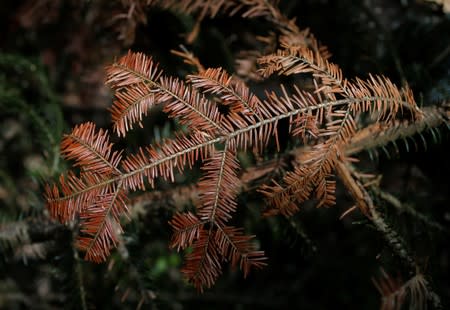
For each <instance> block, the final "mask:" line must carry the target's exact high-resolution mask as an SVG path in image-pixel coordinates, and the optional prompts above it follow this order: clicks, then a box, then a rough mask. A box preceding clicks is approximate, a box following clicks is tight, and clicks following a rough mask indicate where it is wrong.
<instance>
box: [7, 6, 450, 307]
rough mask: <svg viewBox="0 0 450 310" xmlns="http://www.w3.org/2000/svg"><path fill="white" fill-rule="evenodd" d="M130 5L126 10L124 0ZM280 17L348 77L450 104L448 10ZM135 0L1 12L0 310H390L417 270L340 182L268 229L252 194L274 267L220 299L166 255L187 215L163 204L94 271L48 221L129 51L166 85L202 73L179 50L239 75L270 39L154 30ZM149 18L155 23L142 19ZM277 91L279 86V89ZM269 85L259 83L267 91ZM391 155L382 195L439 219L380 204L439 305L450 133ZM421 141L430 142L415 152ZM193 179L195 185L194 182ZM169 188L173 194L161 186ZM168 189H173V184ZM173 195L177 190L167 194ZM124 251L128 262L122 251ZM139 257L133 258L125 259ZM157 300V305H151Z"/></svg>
mask: <svg viewBox="0 0 450 310" xmlns="http://www.w3.org/2000/svg"><path fill="white" fill-rule="evenodd" d="M123 3H126V1H124V2H123ZM280 7H281V10H282V11H283V12H285V13H286V15H287V16H289V17H296V19H297V24H298V25H299V26H300V28H306V27H308V28H310V29H311V32H312V33H314V34H315V36H316V38H318V39H319V41H320V42H321V43H323V44H325V45H326V46H328V47H329V50H330V51H331V52H332V54H333V56H332V58H331V61H332V62H334V63H337V64H339V65H340V66H341V68H342V70H343V72H344V75H345V76H346V77H347V78H351V77H355V76H359V77H362V78H365V77H367V76H368V74H369V73H372V74H383V75H385V76H388V77H389V78H390V79H392V80H393V81H394V82H395V83H397V84H398V85H401V84H402V83H403V82H405V81H407V82H408V84H409V85H410V87H411V88H412V89H413V91H414V94H415V97H416V100H417V102H419V103H420V104H421V105H423V106H429V105H436V104H440V103H442V102H443V101H445V100H447V101H448V98H449V95H450V91H449V90H450V84H449V81H450V66H449V65H450V56H449V55H450V15H449V14H448V12H447V13H446V12H445V11H444V9H443V8H442V7H441V6H439V5H437V4H434V3H433V2H432V1H429V2H427V1H383V0H373V1H349V0H348V1H347V0H344V1H326V0H323V1H312V0H311V1H281V3H280ZM126 13H127V7H126V6H125V5H124V4H122V2H121V1H103V0H100V1H63V0H56V1H50V0H49V1H45V0H41V1H2V4H1V5H0V26H1V28H0V29H2V30H1V34H0V109H1V110H0V308H4V309H60V308H64V309H68V308H75V309H78V308H82V304H83V302H82V300H83V298H82V296H85V304H86V305H87V308H89V309H91V308H92V309H128V308H129V309H134V308H136V307H137V306H138V304H139V302H140V301H144V304H142V308H143V309H152V308H158V309H191V308H200V309H297V308H298V309H335V308H343V309H377V308H379V306H380V294H379V292H378V291H377V290H376V288H375V285H374V284H373V283H372V279H378V278H379V277H380V274H381V268H383V269H384V270H385V271H386V272H387V273H388V274H390V275H391V276H392V277H393V278H394V279H397V280H398V281H407V280H408V279H409V275H408V272H407V270H406V269H405V268H404V266H402V264H401V262H400V261H399V260H398V258H397V257H396V256H395V255H394V254H393V253H392V251H391V249H390V248H389V247H388V245H387V244H386V242H385V241H384V239H383V237H382V236H381V235H380V234H379V233H378V232H377V231H376V230H375V228H374V227H373V226H372V225H371V224H370V223H369V222H368V221H366V220H365V219H364V218H363V217H362V216H359V215H358V214H356V213H355V214H352V215H351V216H348V217H346V218H345V219H344V220H339V216H340V215H341V214H342V212H344V211H345V210H346V209H347V208H349V207H351V206H352V203H353V202H352V200H351V197H350V196H349V195H348V194H346V193H345V191H344V190H343V189H342V186H341V185H340V184H338V190H337V205H336V206H335V207H333V208H329V209H316V208H315V207H314V205H313V204H306V205H305V206H303V207H302V210H301V212H300V213H299V214H297V215H295V216H294V217H292V218H290V219H286V218H283V217H274V218H262V217H261V216H260V215H261V208H262V205H261V204H262V203H263V202H262V201H261V200H260V199H259V197H258V194H257V193H256V192H253V193H250V194H248V195H247V196H242V197H240V198H239V202H240V205H241V211H239V213H238V215H237V216H236V218H237V220H236V221H237V222H238V223H239V224H241V225H243V226H245V227H246V230H247V231H249V232H251V233H252V234H256V235H257V239H258V241H259V243H260V247H261V248H262V249H263V250H264V251H265V252H266V255H267V256H268V258H269V260H268V263H269V265H268V267H266V268H265V269H263V270H261V271H256V272H252V273H251V274H250V276H249V277H248V278H247V279H243V278H242V274H241V272H240V271H238V270H231V269H229V268H228V267H227V266H225V267H224V270H223V275H222V276H221V277H220V278H219V280H218V281H217V283H216V285H215V286H214V287H213V288H212V289H208V290H206V292H205V293H204V294H198V293H197V292H196V291H195V290H194V289H193V288H192V287H190V286H189V285H187V284H186V283H185V281H184V280H183V279H182V276H181V275H180V273H179V271H178V270H179V268H180V266H181V264H182V256H181V255H179V254H178V253H176V252H174V251H171V250H169V249H168V247H167V244H168V240H169V238H170V228H169V226H168V224H167V221H168V220H169V219H170V218H171V216H172V214H173V212H174V209H173V208H171V206H170V205H169V206H168V205H164V204H157V203H150V204H145V205H144V206H140V207H139V208H140V209H139V210H141V212H140V213H138V212H137V211H136V212H135V213H133V221H131V222H128V223H127V224H126V225H125V234H124V243H123V244H124V248H122V249H120V248H119V250H118V251H117V252H116V253H115V254H113V256H112V257H111V259H110V261H109V263H105V264H101V265H94V264H91V263H86V262H83V261H82V260H80V259H79V258H78V254H77V253H76V252H75V251H74V250H73V248H72V240H73V236H74V235H73V233H72V230H71V229H69V228H67V227H63V226H61V225H59V224H56V223H54V222H52V221H51V220H49V218H48V216H47V215H46V211H45V207H44V200H43V197H42V189H43V184H44V183H45V182H46V181H48V180H50V179H53V178H55V177H56V176H57V175H58V174H59V173H60V172H63V171H65V170H66V169H67V164H66V163H64V162H62V161H61V160H59V159H58V149H57V145H58V141H59V139H60V137H61V135H62V134H63V133H65V132H68V130H70V128H71V127H72V126H74V125H75V124H78V123H80V122H84V121H93V122H95V123H96V124H97V125H98V126H99V127H104V128H109V127H110V117H109V114H108V110H107V109H108V107H110V105H111V100H112V98H111V93H110V91H109V89H108V88H107V87H106V86H104V78H105V72H104V68H105V66H106V65H108V64H110V63H111V62H112V61H113V60H114V59H117V58H118V57H120V56H121V55H123V54H124V53H126V51H127V50H128V49H131V50H133V51H143V52H145V53H146V54H149V55H152V56H153V57H154V59H155V60H157V61H158V62H160V64H161V67H162V68H164V71H165V73H166V74H172V75H178V76H183V75H185V74H186V73H188V72H189V67H187V66H185V65H184V64H183V63H182V61H181V60H180V59H179V58H177V57H176V56H174V55H173V54H171V53H170V50H171V49H178V48H179V44H184V45H185V46H186V47H187V48H188V49H189V50H191V51H193V52H194V53H195V55H197V56H198V57H199V58H200V60H201V61H202V63H203V64H204V65H205V66H206V67H209V66H212V67H216V66H222V67H224V68H226V69H227V70H228V71H229V72H233V71H234V60H235V56H236V55H237V54H238V52H239V51H242V50H245V49H250V48H251V47H252V46H254V45H255V44H257V42H256V41H255V35H264V34H267V32H268V31H270V30H271V26H270V24H269V23H267V22H266V21H264V20H262V19H242V18H240V17H227V16H221V15H220V14H219V16H217V17H216V18H214V19H209V18H205V19H204V20H203V21H202V24H201V27H200V32H199V34H198V36H197V38H196V40H195V41H194V42H193V43H192V44H187V43H186V34H188V33H189V32H190V31H191V29H192V26H193V25H194V23H195V17H192V16H187V15H184V14H182V13H179V12H171V11H166V10H161V9H158V8H151V9H147V10H145V11H144V12H143V15H142V16H144V19H141V20H139V19H138V20H129V19H124V18H120V16H123V15H121V14H126ZM144 21H145V22H144ZM278 82H279V81H278ZM266 87H267V85H265V84H260V85H255V88H254V91H255V92H260V91H262V90H263V89H264V88H266ZM166 123H167V122H166V121H165V119H164V118H162V119H161V118H160V117H149V119H147V120H146V121H145V124H146V127H145V128H146V129H147V128H157V129H150V130H149V131H148V130H140V131H137V132H136V133H133V134H132V135H130V137H129V138H128V139H127V140H126V141H125V140H123V139H122V140H119V139H116V142H117V143H118V145H120V146H123V147H127V148H129V150H132V149H133V148H135V147H136V146H137V145H143V144H147V143H149V141H151V139H152V138H151V137H150V136H153V135H154V133H155V132H156V131H157V132H162V133H163V134H164V132H165V130H166V131H167V126H169V127H170V125H167V124H166ZM423 139H425V140H426V141H427V143H426V147H425V146H424V144H423V143H422V137H415V138H414V139H411V140H410V141H409V146H410V150H409V151H407V150H406V146H405V144H404V142H399V143H398V144H397V148H398V152H397V151H396V150H395V147H393V146H388V147H387V151H388V154H389V156H387V155H386V154H385V153H384V152H383V151H382V150H378V151H376V152H375V153H374V154H377V156H375V157H376V158H375V159H373V160H370V159H369V158H368V156H367V154H362V156H361V160H362V162H361V165H362V167H364V169H366V170H367V171H368V172H372V173H379V174H382V175H383V179H382V188H383V190H385V191H387V192H389V193H391V194H393V195H395V196H396V197H397V198H398V199H399V200H400V201H402V202H404V203H405V204H407V205H409V206H411V207H412V208H413V209H414V210H416V211H417V212H418V213H420V214H421V215H423V216H424V217H425V219H423V218H420V217H417V216H412V215H411V214H409V213H407V212H399V211H398V210H395V209H394V208H392V207H391V206H389V205H381V206H380V207H381V208H382V210H383V212H384V214H385V215H386V219H387V221H388V222H389V223H390V224H391V225H392V226H393V227H395V229H396V230H397V231H398V232H399V234H400V235H401V236H402V238H403V239H404V240H405V243H406V244H407V246H408V249H409V250H410V252H411V253H413V255H414V257H415V259H416V260H417V261H418V262H419V263H420V265H421V266H422V267H423V269H424V270H423V271H424V273H425V275H427V276H429V279H430V283H431V285H432V287H433V289H434V290H435V292H436V293H437V294H438V295H440V297H441V300H442V302H443V304H444V306H445V305H447V306H448V300H449V297H450V285H449V281H448V274H449V247H448V237H449V234H448V227H449V221H450V213H449V210H448V207H449V201H450V200H449V192H450V191H449V189H450V187H449V181H448V180H449V179H450V161H449V153H448V151H446V146H447V144H448V143H449V133H448V130H447V129H446V128H439V129H438V130H435V131H432V132H426V133H424V134H423ZM414 144H416V146H417V147H414ZM194 174H195V173H193V175H192V176H191V175H189V174H188V175H187V176H185V179H190V178H195V175H194ZM162 186H163V185H162ZM163 188H164V186H163ZM167 188H169V187H168V186H167V185H166V189H167ZM124 253H126V255H125V254H124ZM124 255H125V256H126V257H127V258H126V259H124V257H125V256H124ZM143 296H144V297H143Z"/></svg>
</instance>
